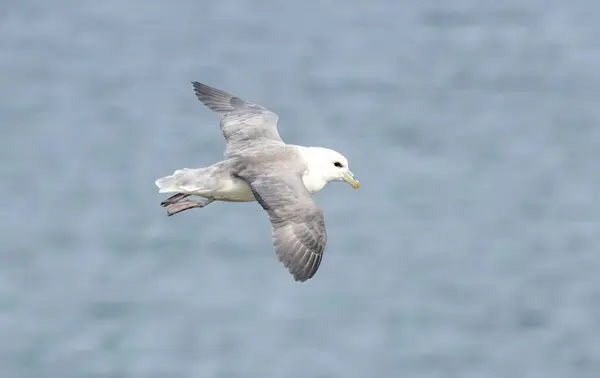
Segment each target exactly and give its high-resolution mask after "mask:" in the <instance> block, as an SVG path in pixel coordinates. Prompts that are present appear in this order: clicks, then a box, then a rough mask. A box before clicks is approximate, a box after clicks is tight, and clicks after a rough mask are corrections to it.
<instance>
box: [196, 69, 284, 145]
mask: <svg viewBox="0 0 600 378" xmlns="http://www.w3.org/2000/svg"><path fill="white" fill-rule="evenodd" d="M192 85H193V86H194V92H195V93H196V97H197V98H198V100H200V101H201V102H202V103H203V104H204V105H205V106H206V107H207V108H209V109H210V110H212V111H213V112H216V113H219V114H221V117H222V118H221V131H222V132H223V136H224V137H225V139H226V140H227V151H226V155H229V154H231V153H233V152H235V151H236V150H240V149H244V148H246V147H249V146H251V145H252V144H253V143H255V142H256V141H258V140H261V139H262V140H263V141H264V139H267V140H270V141H277V142H282V140H281V137H280V136H279V133H278V132H277V122H278V120H279V117H278V116H277V114H275V113H273V112H272V111H270V110H268V109H266V108H265V107H263V106H261V105H257V104H253V103H251V102H248V101H244V100H242V99H241V98H239V97H236V96H233V95H231V94H229V93H227V92H224V91H222V90H220V89H216V88H213V87H210V86H208V85H206V84H202V83H199V82H197V81H195V82H193V83H192Z"/></svg>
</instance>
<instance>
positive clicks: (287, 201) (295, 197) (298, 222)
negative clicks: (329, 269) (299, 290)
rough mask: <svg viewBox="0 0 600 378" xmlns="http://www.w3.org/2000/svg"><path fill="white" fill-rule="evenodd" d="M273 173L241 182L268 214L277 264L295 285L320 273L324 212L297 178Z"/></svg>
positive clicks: (324, 238)
mask: <svg viewBox="0 0 600 378" xmlns="http://www.w3.org/2000/svg"><path fill="white" fill-rule="evenodd" d="M276 172H277V171H273V170H266V171H263V172H262V173H258V174H256V175H254V174H246V177H243V178H244V179H245V180H246V181H248V183H249V184H250V187H251V188H252V193H253V194H254V197H255V198H256V200H257V201H258V203H260V205H261V206H262V208H263V209H265V210H266V212H267V213H268V214H269V219H270V221H271V227H272V232H273V246H274V248H275V253H276V254H277V256H278V257H279V260H280V261H281V262H283V264H284V265H285V267H286V268H288V270H289V272H290V273H291V274H292V275H293V276H294V279H295V280H296V281H306V280H308V279H309V278H311V277H312V276H314V274H315V273H316V272H317V269H319V265H320V264H321V259H322V258H323V250H324V249H325V244H326V243H327V232H326V230H325V220H324V217H323V212H322V211H321V209H319V207H318V206H317V205H316V204H315V203H314V201H313V199H312V197H311V195H310V194H309V192H308V191H307V190H306V188H305V187H304V184H303V183H302V178H301V176H300V175H296V174H292V173H276ZM271 173H272V174H271Z"/></svg>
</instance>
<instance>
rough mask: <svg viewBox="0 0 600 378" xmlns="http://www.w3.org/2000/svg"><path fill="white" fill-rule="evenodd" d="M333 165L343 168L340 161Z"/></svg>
mask: <svg viewBox="0 0 600 378" xmlns="http://www.w3.org/2000/svg"><path fill="white" fill-rule="evenodd" d="M333 165H335V166H336V167H338V168H342V163H340V162H339V161H336V162H335V163H333Z"/></svg>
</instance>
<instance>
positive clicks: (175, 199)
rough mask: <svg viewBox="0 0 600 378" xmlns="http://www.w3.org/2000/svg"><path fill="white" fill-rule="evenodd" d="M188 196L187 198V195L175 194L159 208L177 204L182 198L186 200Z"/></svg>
mask: <svg viewBox="0 0 600 378" xmlns="http://www.w3.org/2000/svg"><path fill="white" fill-rule="evenodd" d="M188 196H189V194H185V193H177V194H175V195H173V196H171V197H169V198H167V199H166V200H164V201H162V202H161V203H160V206H162V207H166V206H169V205H172V204H174V203H177V202H179V201H181V200H182V199H184V198H186V197H188Z"/></svg>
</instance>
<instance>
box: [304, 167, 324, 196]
mask: <svg viewBox="0 0 600 378" xmlns="http://www.w3.org/2000/svg"><path fill="white" fill-rule="evenodd" d="M302 182H303V183H304V187H305V188H306V190H308V191H309V193H310V194H313V193H316V192H318V191H319V190H321V189H323V188H324V187H325V185H327V180H325V179H324V178H323V176H321V175H314V174H312V175H311V174H310V173H308V172H305V173H304V175H302Z"/></svg>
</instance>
